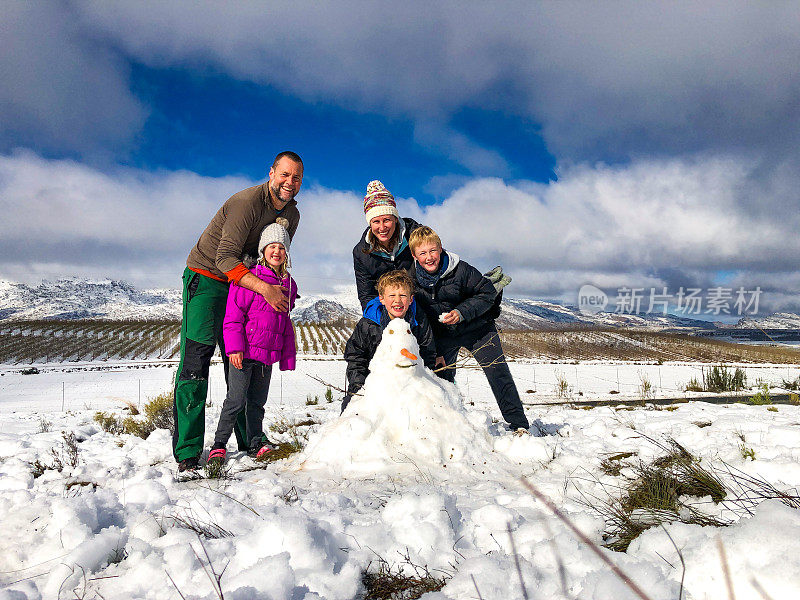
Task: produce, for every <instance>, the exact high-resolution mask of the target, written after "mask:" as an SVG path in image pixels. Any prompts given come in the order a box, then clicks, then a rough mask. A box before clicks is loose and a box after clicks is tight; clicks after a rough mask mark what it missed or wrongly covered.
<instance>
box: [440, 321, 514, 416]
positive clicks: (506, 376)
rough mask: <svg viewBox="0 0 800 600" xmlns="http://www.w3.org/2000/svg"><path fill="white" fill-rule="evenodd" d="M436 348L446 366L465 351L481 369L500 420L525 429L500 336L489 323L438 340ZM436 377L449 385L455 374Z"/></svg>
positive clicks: (451, 370)
mask: <svg viewBox="0 0 800 600" xmlns="http://www.w3.org/2000/svg"><path fill="white" fill-rule="evenodd" d="M436 345H437V348H438V349H439V355H440V356H442V357H444V360H445V363H446V364H448V365H452V364H453V363H455V361H456V358H457V357H458V351H459V350H460V349H461V348H466V349H467V350H469V352H470V353H471V354H472V356H473V358H475V360H476V361H477V363H478V364H479V365H480V366H481V368H482V369H483V372H484V374H485V375H486V379H487V380H488V381H489V387H490V388H492V393H493V394H494V399H495V400H496V401H497V406H499V407H500V413H501V414H502V415H503V418H504V419H505V420H506V422H507V423H508V424H509V425H510V426H511V428H512V429H519V428H522V429H528V427H529V424H528V418H527V417H526V416H525V411H524V410H523V409H522V401H521V400H520V399H519V392H517V386H516V385H515V384H514V379H513V378H512V377H511V370H510V369H509V368H508V364H507V363H506V357H505V355H504V354H503V347H502V346H501V345H500V335H499V334H498V333H497V328H496V327H495V326H494V324H493V323H492V324H489V325H487V326H486V327H482V328H480V329H478V330H476V331H474V332H469V333H465V334H463V335H461V336H459V337H456V338H452V339H438V340H436ZM437 375H438V376H439V377H441V378H442V379H446V380H447V381H450V382H451V383H452V382H454V381H455V378H456V370H455V369H445V370H444V371H439V372H438V373H437Z"/></svg>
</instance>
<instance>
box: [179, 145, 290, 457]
mask: <svg viewBox="0 0 800 600" xmlns="http://www.w3.org/2000/svg"><path fill="white" fill-rule="evenodd" d="M302 183H303V161H302V160H301V159H300V157H299V156H298V155H297V154H295V153H294V152H289V151H287V152H281V153H280V154H278V156H276V157H275V161H274V162H273V163H272V167H271V168H270V170H269V180H268V181H267V182H266V183H263V184H261V185H256V186H253V187H251V188H248V189H246V190H243V191H241V192H239V193H238V194H234V195H233V196H231V197H230V198H229V199H228V200H227V202H225V204H223V205H222V208H220V209H219V211H217V214H216V215H214V218H213V219H211V223H209V225H208V227H206V229H205V231H204V232H203V233H202V235H201V236H200V239H199V240H198V241H197V244H195V246H194V248H192V250H191V252H190V253H189V257H188V258H187V259H186V269H185V270H184V272H183V322H182V325H181V354H180V356H181V359H180V363H179V365H178V373H177V375H176V378H175V404H174V415H175V432H174V434H173V438H172V451H173V455H174V456H175V460H176V461H178V471H179V472H184V471H193V470H195V469H197V468H198V466H199V459H200V454H201V453H202V451H203V437H204V434H205V404H206V395H207V393H208V370H209V366H210V364H211V357H212V355H213V354H214V349H215V346H216V345H219V347H220V350H221V351H222V357H223V364H224V371H225V379H226V381H227V375H228V362H227V357H226V355H225V348H224V345H223V341H222V321H223V318H224V316H225V305H226V302H227V298H228V286H229V285H230V282H232V281H235V282H237V283H238V284H239V285H240V286H242V287H245V288H248V289H250V290H253V291H254V292H256V293H258V294H261V295H262V296H263V297H264V299H265V300H266V301H267V302H269V304H271V305H272V306H273V308H275V310H277V311H279V312H282V311H287V310H288V308H289V299H288V298H287V296H286V294H285V290H284V289H283V288H281V287H280V286H278V285H271V284H268V283H266V282H265V281H262V280H261V279H259V278H258V277H256V276H255V275H253V274H252V273H251V272H250V271H249V269H248V268H247V267H246V266H245V265H244V264H243V262H242V260H243V258H244V257H245V256H248V255H249V256H254V255H256V254H257V251H258V240H259V237H260V235H261V232H262V231H263V230H264V227H266V226H267V225H269V224H271V223H274V222H275V219H276V218H277V217H279V216H280V217H284V218H285V219H286V220H287V221H288V222H289V227H288V228H287V229H288V231H289V235H290V236H294V232H295V231H296V230H297V225H298V223H299V222H300V213H299V212H298V210H297V202H296V201H295V200H294V197H295V196H296V195H297V192H298V191H299V190H300V186H301V185H302ZM242 433H243V432H242V431H240V429H239V428H237V430H236V437H237V440H238V441H239V446H240V447H245V446H247V443H246V441H245V440H244V436H243V435H242Z"/></svg>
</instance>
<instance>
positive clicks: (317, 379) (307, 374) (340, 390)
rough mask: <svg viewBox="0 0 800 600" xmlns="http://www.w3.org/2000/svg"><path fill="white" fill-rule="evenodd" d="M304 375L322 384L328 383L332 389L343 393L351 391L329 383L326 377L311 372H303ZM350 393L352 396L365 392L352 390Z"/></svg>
mask: <svg viewBox="0 0 800 600" xmlns="http://www.w3.org/2000/svg"><path fill="white" fill-rule="evenodd" d="M303 375H305V376H306V377H310V378H311V379H313V380H314V381H319V382H320V383H321V384H322V385H326V386H328V387H329V388H331V389H332V390H336V391H337V392H342V393H343V394H347V393H349V392H348V391H347V390H343V389H342V388H340V387H338V386H335V385H333V384H332V383H328V382H327V381H325V380H324V379H322V378H320V377H317V376H316V375H311V374H310V373H303ZM350 395H351V396H363V395H364V394H362V393H361V392H352V393H350Z"/></svg>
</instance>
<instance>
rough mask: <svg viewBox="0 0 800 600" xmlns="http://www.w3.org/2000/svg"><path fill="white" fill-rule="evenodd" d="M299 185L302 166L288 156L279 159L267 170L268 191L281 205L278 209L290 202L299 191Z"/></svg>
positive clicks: (301, 178)
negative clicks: (270, 191)
mask: <svg viewBox="0 0 800 600" xmlns="http://www.w3.org/2000/svg"><path fill="white" fill-rule="evenodd" d="M301 185H303V165H302V164H300V163H298V162H294V161H293V160H292V159H291V158H289V157H288V156H283V157H281V159H280V160H279V161H278V164H277V165H275V166H274V167H272V168H271V169H270V170H269V189H270V190H272V194H273V196H275V198H276V199H277V200H278V201H280V203H281V206H279V207H278V208H283V205H285V204H286V203H287V202H289V200H292V199H293V198H294V197H295V196H296V195H297V192H299V191H300V186H301Z"/></svg>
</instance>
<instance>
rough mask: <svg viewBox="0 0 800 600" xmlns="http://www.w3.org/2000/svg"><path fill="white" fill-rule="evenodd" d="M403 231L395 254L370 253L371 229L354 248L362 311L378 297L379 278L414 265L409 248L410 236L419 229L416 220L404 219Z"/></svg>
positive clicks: (357, 287) (354, 265)
mask: <svg viewBox="0 0 800 600" xmlns="http://www.w3.org/2000/svg"><path fill="white" fill-rule="evenodd" d="M401 221H402V225H400V227H401V229H402V230H403V231H402V235H401V239H400V244H399V245H398V247H397V248H396V249H395V254H394V255H392V256H389V255H387V254H385V253H383V252H370V251H369V243H367V233H368V232H369V227H367V229H366V230H364V234H363V235H362V236H361V241H359V242H358V243H357V244H356V245H355V248H353V270H354V271H355V274H356V291H357V292H358V301H359V302H361V309H362V310H364V309H365V308H367V303H368V302H369V301H370V300H372V299H373V298H376V297H377V296H378V290H377V288H376V287H375V285H376V284H377V283H378V278H379V277H380V276H381V275H383V274H384V273H388V272H389V271H394V270H395V269H404V270H406V271H408V270H409V269H410V268H411V266H412V265H413V264H414V257H413V256H411V248H409V247H408V236H409V235H411V232H412V231H414V230H415V229H416V228H417V227H419V226H420V225H419V223H417V222H416V221H415V220H414V219H408V218H405V217H404V218H402V219H401Z"/></svg>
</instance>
